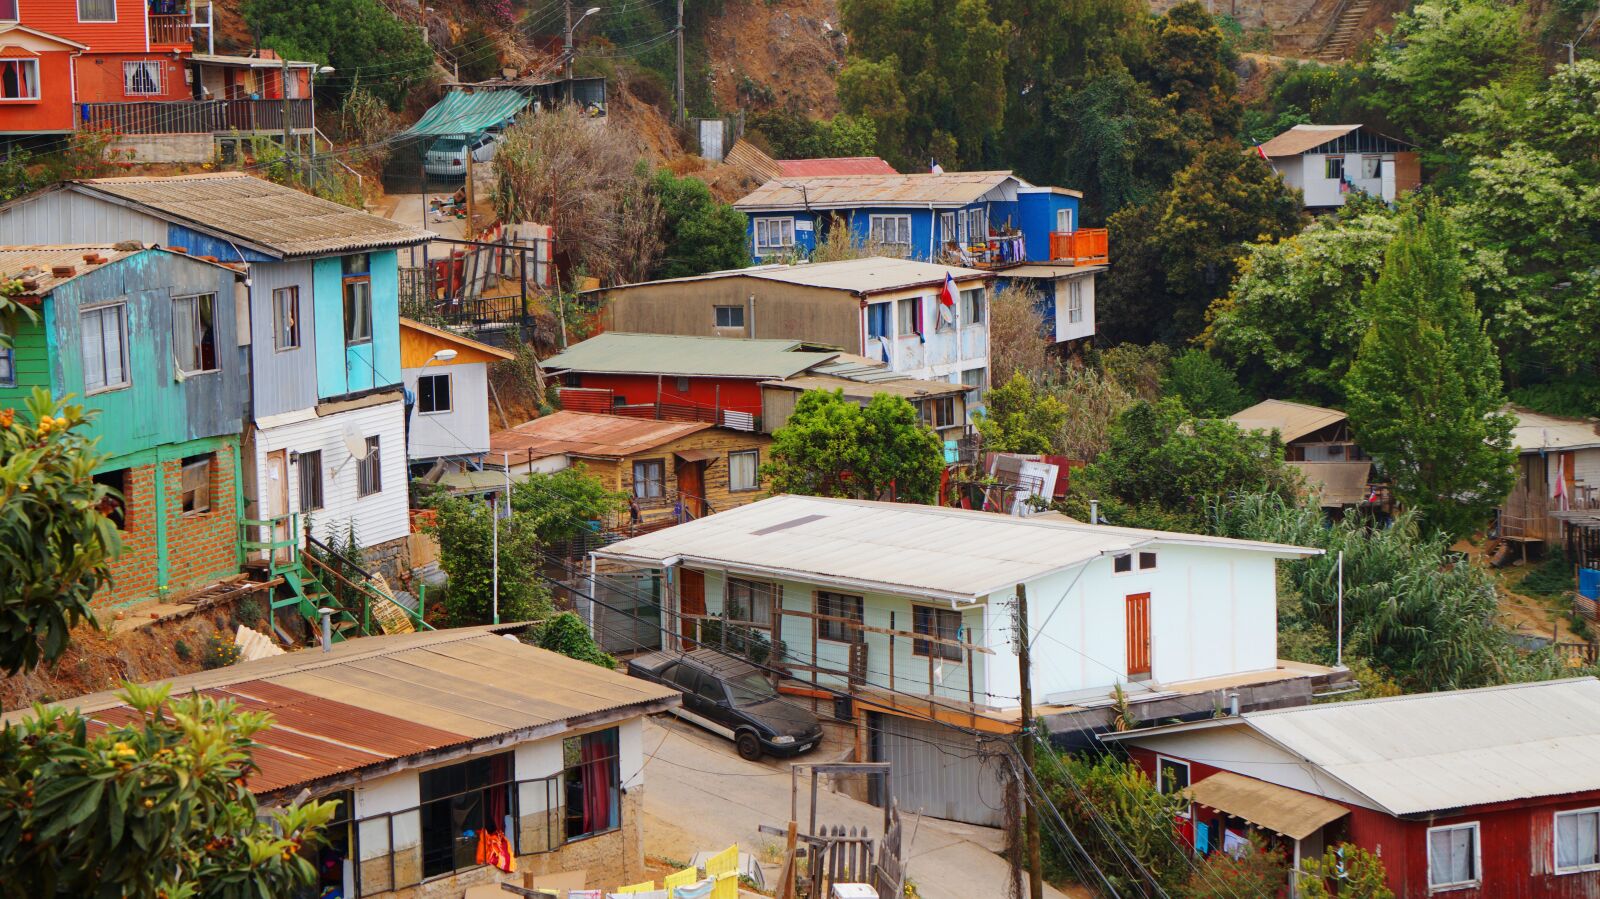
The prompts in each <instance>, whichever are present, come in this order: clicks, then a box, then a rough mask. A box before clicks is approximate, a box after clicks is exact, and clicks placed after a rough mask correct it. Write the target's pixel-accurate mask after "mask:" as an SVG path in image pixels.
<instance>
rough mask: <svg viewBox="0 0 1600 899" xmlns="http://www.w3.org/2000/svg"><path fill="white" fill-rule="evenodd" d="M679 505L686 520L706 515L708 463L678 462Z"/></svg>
mask: <svg viewBox="0 0 1600 899" xmlns="http://www.w3.org/2000/svg"><path fill="white" fill-rule="evenodd" d="M677 475H678V503H679V504H680V505H681V506H682V507H683V513H684V516H685V517H686V518H703V517H705V514H706V500H705V496H706V463H705V462H704V461H699V462H685V461H683V460H681V459H680V460H678V471H677Z"/></svg>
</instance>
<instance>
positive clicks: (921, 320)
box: [894, 297, 928, 337]
mask: <svg viewBox="0 0 1600 899" xmlns="http://www.w3.org/2000/svg"><path fill="white" fill-rule="evenodd" d="M922 300H923V298H922V297H907V298H905V299H903V300H897V301H896V302H895V307H894V328H895V336H896V337H910V336H912V335H917V336H923V335H925V333H926V331H927V327H928V321H927V311H926V310H925V309H923V306H924V303H923V302H922ZM919 313H920V315H919ZM919 326H920V327H919Z"/></svg>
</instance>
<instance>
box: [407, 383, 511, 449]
mask: <svg viewBox="0 0 1600 899" xmlns="http://www.w3.org/2000/svg"><path fill="white" fill-rule="evenodd" d="M401 374H402V376H403V377H404V378H405V385H406V391H407V392H408V394H409V395H410V396H411V397H413V398H414V399H416V398H419V397H420V395H419V394H418V392H417V379H418V378H419V377H422V376H424V375H426V376H428V377H439V376H443V377H447V378H449V379H450V409H449V411H444V412H423V411H422V408H421V406H420V404H413V405H412V407H411V413H410V414H411V431H410V434H411V436H410V445H409V447H408V452H407V454H408V455H409V456H410V458H411V461H413V462H425V461H429V460H432V459H437V458H440V457H461V456H467V457H472V458H477V457H480V456H482V455H483V454H484V453H487V452H488V451H489V366H488V365H487V364H485V363H482V362H467V363H463V364H459V365H443V364H439V363H434V364H432V365H428V366H425V367H423V368H407V369H402V370H401Z"/></svg>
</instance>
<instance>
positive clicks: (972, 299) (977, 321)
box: [958, 287, 988, 325]
mask: <svg viewBox="0 0 1600 899" xmlns="http://www.w3.org/2000/svg"><path fill="white" fill-rule="evenodd" d="M984 294H985V291H984V289H983V288H982V287H969V288H966V289H965V290H961V291H958V295H959V296H960V297H961V324H962V325H981V324H983V322H984V315H985V314H986V312H987V310H986V309H985V307H986V306H987V305H988V303H986V302H984V300H985V299H986V297H985V296H984Z"/></svg>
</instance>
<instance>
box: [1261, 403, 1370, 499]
mask: <svg viewBox="0 0 1600 899" xmlns="http://www.w3.org/2000/svg"><path fill="white" fill-rule="evenodd" d="M1230 420H1231V421H1232V422H1233V423H1234V424H1236V425H1238V426H1239V427H1240V428H1242V429H1244V430H1246V431H1274V432H1276V433H1277V434H1278V438H1279V439H1280V440H1282V441H1283V444H1284V458H1285V460H1286V461H1287V462H1288V463H1289V464H1290V466H1292V467H1294V468H1296V469H1299V471H1300V473H1301V474H1302V475H1304V476H1305V479H1306V484H1307V486H1309V487H1311V488H1312V489H1313V490H1315V491H1317V492H1318V494H1319V495H1320V497H1321V503H1322V506H1323V508H1325V509H1342V508H1346V507H1349V506H1357V505H1362V504H1367V503H1373V502H1377V501H1378V500H1379V498H1380V497H1382V496H1383V492H1382V491H1377V492H1374V490H1373V488H1372V486H1371V485H1370V484H1369V481H1370V480H1371V477H1372V459H1371V458H1370V457H1369V456H1367V454H1366V453H1364V452H1362V451H1361V447H1359V446H1357V445H1356V442H1355V440H1354V438H1352V437H1351V436H1350V423H1349V419H1348V418H1347V416H1346V415H1345V414H1344V413H1343V412H1340V411H1339V410H1338V409H1328V408H1325V407H1322V406H1311V405H1307V404H1305V403H1291V402H1288V401H1286V400H1263V401H1262V402H1259V403H1256V404H1255V405H1254V406H1251V407H1250V408H1248V409H1245V410H1243V411H1241V412H1236V413H1234V414H1233V415H1232V416H1231V417H1230Z"/></svg>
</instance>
